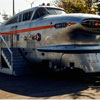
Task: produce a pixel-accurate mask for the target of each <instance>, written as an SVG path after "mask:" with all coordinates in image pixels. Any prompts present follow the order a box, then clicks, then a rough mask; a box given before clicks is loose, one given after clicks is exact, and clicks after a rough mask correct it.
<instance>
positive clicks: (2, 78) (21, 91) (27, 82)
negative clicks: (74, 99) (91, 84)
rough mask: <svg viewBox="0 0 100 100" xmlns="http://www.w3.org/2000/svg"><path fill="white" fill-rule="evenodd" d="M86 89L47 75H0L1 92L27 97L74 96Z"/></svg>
mask: <svg viewBox="0 0 100 100" xmlns="http://www.w3.org/2000/svg"><path fill="white" fill-rule="evenodd" d="M61 77H66V76H61ZM87 88H88V84H84V83H81V82H79V81H78V82H77V81H75V80H74V81H73V80H72V81H71V80H67V79H64V78H63V79H59V78H56V77H54V76H48V75H36V74H33V75H28V76H22V77H14V76H9V75H5V74H0V89H1V90H4V91H7V92H10V93H14V94H18V95H23V96H29V97H39V98H41V97H44V98H49V97H52V96H58V95H64V94H71V93H74V94H75V93H79V92H80V91H83V90H86V89H87ZM78 95H80V94H78Z"/></svg>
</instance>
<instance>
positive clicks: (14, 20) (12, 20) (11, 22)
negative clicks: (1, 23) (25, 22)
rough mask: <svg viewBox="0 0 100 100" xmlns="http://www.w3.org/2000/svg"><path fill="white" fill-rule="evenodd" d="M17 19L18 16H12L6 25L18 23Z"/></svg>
mask: <svg viewBox="0 0 100 100" xmlns="http://www.w3.org/2000/svg"><path fill="white" fill-rule="evenodd" d="M17 20H18V16H17V17H14V18H12V19H11V20H9V21H8V22H7V23H6V25H9V24H14V23H17Z"/></svg>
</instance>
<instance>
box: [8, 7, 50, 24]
mask: <svg viewBox="0 0 100 100" xmlns="http://www.w3.org/2000/svg"><path fill="white" fill-rule="evenodd" d="M32 14H33V11H29V12H25V13H23V14H20V15H18V16H17V17H14V18H13V19H11V20H10V21H8V22H7V23H6V25H9V24H14V23H17V22H23V21H28V20H30V19H31V17H32ZM47 14H49V12H48V11H47V10H46V9H45V8H39V9H38V10H37V11H36V12H35V14H34V17H33V18H32V20H34V19H37V18H40V17H42V16H44V15H47Z"/></svg>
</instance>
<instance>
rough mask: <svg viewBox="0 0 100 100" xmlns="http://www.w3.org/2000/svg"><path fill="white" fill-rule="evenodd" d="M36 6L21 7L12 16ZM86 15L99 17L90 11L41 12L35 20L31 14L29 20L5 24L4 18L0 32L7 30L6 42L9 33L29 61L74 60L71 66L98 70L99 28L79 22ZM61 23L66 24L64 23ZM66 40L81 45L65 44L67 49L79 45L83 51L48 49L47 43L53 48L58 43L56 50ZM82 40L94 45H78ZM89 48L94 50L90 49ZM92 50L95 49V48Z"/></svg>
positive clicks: (64, 63) (65, 63)
mask: <svg viewBox="0 0 100 100" xmlns="http://www.w3.org/2000/svg"><path fill="white" fill-rule="evenodd" d="M38 8H39V7H35V8H32V9H29V10H25V11H23V12H20V13H19V14H17V15H15V16H18V15H20V14H23V13H24V12H27V11H31V10H34V13H33V15H32V16H34V14H35V12H36V10H38ZM44 8H45V7H44ZM49 8H50V7H49ZM51 8H55V7H51ZM90 18H92V19H97V20H98V19H100V17H99V16H97V15H90V14H64V15H45V16H42V17H40V18H37V19H35V20H32V18H31V20H29V21H24V22H19V23H15V24H10V25H6V23H7V22H5V23H4V24H2V25H1V26H0V32H1V33H3V34H4V35H6V34H8V44H9V46H11V41H10V39H11V37H10V35H11V34H13V41H12V42H13V47H18V48H20V49H21V51H22V52H23V54H24V56H25V57H26V58H27V59H28V60H29V61H30V62H39V63H41V62H42V61H43V60H50V61H52V62H54V63H55V64H56V65H61V66H65V67H71V65H70V63H74V66H73V67H74V68H80V69H82V70H84V71H85V72H100V66H99V64H100V61H99V59H100V53H99V43H100V35H99V34H100V31H99V30H100V29H99V28H98V31H96V29H94V28H87V27H84V26H82V24H81V23H82V21H83V20H85V19H90ZM9 20H10V19H9ZM9 20H8V21H9ZM65 24H66V26H64V25H65ZM10 33H11V34H10ZM37 33H39V34H40V36H41V39H40V41H38V40H36V38H37V37H36V36H37ZM5 38H6V36H5ZM69 44H71V45H72V44H73V45H74V46H75V45H76V44H77V45H81V48H78V49H77V46H76V48H73V47H71V48H69V47H68V49H67V50H69V51H70V50H73V51H75V50H79V51H80V50H81V51H82V49H83V51H84V49H85V50H86V52H85V53H84V52H81V53H78V54H77V53H75V54H74V53H72V54H71V52H70V54H69V53H67V52H66V50H65V52H64V51H63V50H62V51H61V52H57V51H56V52H48V49H49V50H50V46H51V47H52V46H54V48H52V49H53V50H55V47H56V45H59V46H58V48H56V49H57V50H59V48H60V49H63V48H64V45H69ZM84 44H87V45H89V44H93V45H94V47H93V48H92V47H91V46H82V45H84ZM95 45H96V47H95ZM97 45H98V46H97ZM45 46H48V47H49V48H44V49H45V51H39V49H41V48H42V49H43V47H45ZM87 50H88V52H87ZM89 50H92V51H94V52H92V53H90V52H89ZM95 50H98V51H96V52H95ZM33 67H34V66H33Z"/></svg>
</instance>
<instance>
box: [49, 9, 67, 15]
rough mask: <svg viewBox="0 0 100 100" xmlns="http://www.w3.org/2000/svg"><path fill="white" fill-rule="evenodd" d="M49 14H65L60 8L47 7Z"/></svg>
mask: <svg viewBox="0 0 100 100" xmlns="http://www.w3.org/2000/svg"><path fill="white" fill-rule="evenodd" d="M47 10H48V12H49V14H50V15H59V14H66V13H65V12H64V11H63V10H62V9H58V8H47Z"/></svg>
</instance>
